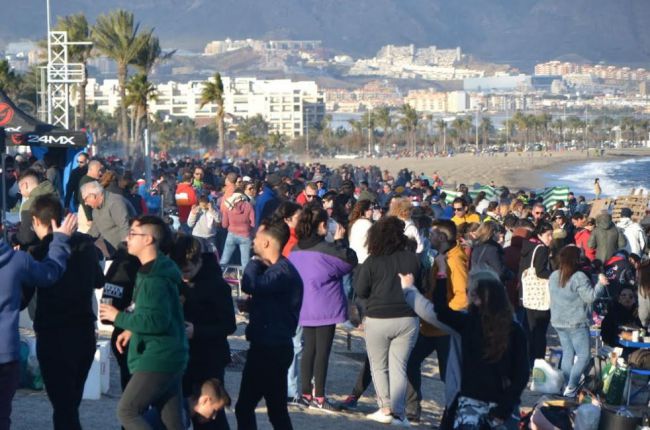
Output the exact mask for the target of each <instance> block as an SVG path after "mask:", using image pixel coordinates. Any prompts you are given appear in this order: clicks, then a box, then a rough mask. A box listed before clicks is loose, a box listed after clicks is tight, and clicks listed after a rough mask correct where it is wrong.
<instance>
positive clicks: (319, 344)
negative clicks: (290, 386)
mask: <svg viewBox="0 0 650 430" xmlns="http://www.w3.org/2000/svg"><path fill="white" fill-rule="evenodd" d="M335 331H336V326H335V325H334V324H332V325H326V326H322V327H303V336H304V339H305V346H304V350H303V352H302V361H301V363H300V378H301V380H302V393H303V394H306V395H309V396H310V395H311V394H312V388H314V394H315V397H325V379H327V365H328V362H329V358H330V352H331V351H332V342H333V341H334V332H335ZM312 378H314V386H313V387H312V384H311V380H312Z"/></svg>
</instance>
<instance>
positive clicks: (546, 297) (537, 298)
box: [521, 245, 551, 311]
mask: <svg viewBox="0 0 650 430" xmlns="http://www.w3.org/2000/svg"><path fill="white" fill-rule="evenodd" d="M541 246H543V245H537V247H535V250H534V251H533V257H532V258H531V259H530V267H529V268H528V269H526V270H524V271H523V273H522V274H521V291H522V304H523V305H524V308H526V309H533V310H536V311H547V310H549V309H550V308H551V292H550V291H549V287H548V279H542V278H540V277H539V276H537V272H536V271H535V266H534V263H535V253H536V252H537V250H538V249H539V248H540V247H541Z"/></svg>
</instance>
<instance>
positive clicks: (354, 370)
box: [11, 315, 557, 430]
mask: <svg viewBox="0 0 650 430" xmlns="http://www.w3.org/2000/svg"><path fill="white" fill-rule="evenodd" d="M245 324H246V321H245V318H244V317H243V316H241V315H238V316H237V332H236V333H235V334H234V335H233V336H230V337H229V338H228V340H229V342H230V347H231V349H232V351H233V352H237V351H245V350H247V349H248V342H246V340H245V338H244V328H245ZM550 332H552V330H549V334H550ZM550 337H551V339H550V342H551V344H555V345H556V344H557V340H554V336H550ZM364 357H365V343H364V340H363V332H362V331H359V330H354V331H353V332H352V335H351V342H350V350H348V342H347V332H345V331H344V330H341V329H337V330H336V336H335V338H334V345H333V347H332V354H331V356H330V361H329V371H328V375H327V385H326V394H327V396H328V398H329V399H330V400H331V401H333V402H338V401H342V400H344V399H345V398H346V397H347V396H348V395H349V394H350V392H351V390H352V387H353V386H354V383H355V381H356V378H357V374H358V372H359V370H360V369H361V366H362V364H363V362H362V361H363V359H364ZM242 369H243V365H242V364H239V365H231V366H230V367H228V368H227V370H226V377H225V379H226V388H227V390H228V392H229V393H230V395H231V397H232V400H233V405H232V410H229V411H227V413H226V414H227V417H228V422H229V423H230V428H231V429H236V428H237V423H236V420H235V414H234V406H235V402H236V401H237V397H238V395H239V384H240V381H241V376H242ZM110 371H111V387H110V390H109V392H108V394H106V395H103V396H102V398H101V400H84V401H82V403H81V407H80V409H79V412H80V418H81V424H82V427H83V428H84V429H85V430H118V429H119V428H120V426H119V424H118V422H117V414H116V411H117V403H118V401H119V399H120V394H121V390H120V387H119V385H120V382H119V370H118V366H117V362H116V361H115V359H114V358H113V356H112V355H111V364H110ZM422 392H423V397H424V400H423V402H422V409H423V414H422V421H421V422H420V424H419V425H418V426H416V427H419V428H422V429H430V428H431V426H432V424H437V423H438V421H439V420H440V417H441V416H442V412H443V410H444V384H443V383H442V382H441V381H440V378H439V376H438V364H437V360H436V355H435V354H432V356H431V357H429V358H428V359H427V360H425V362H424V363H423V366H422ZM539 397H540V396H539V395H538V394H536V393H531V392H530V391H528V390H526V391H525V392H524V395H523V396H522V407H524V408H530V407H532V406H533V405H534V404H535V402H536V400H537V399H538V398H539ZM376 410H377V403H376V401H375V397H374V389H373V386H372V384H370V387H369V388H368V390H367V391H366V393H365V395H364V396H363V397H362V398H361V400H360V402H359V409H358V410H357V411H355V412H349V413H335V414H331V413H325V412H320V411H313V410H308V409H299V408H296V407H290V408H289V414H290V415H291V421H292V423H293V428H294V429H296V430H302V429H309V430H330V429H342V428H346V429H351V430H370V429H377V430H379V429H386V428H387V426H386V425H385V424H379V423H375V422H372V421H369V420H368V419H366V418H365V414H369V413H372V412H374V411H376ZM51 414H52V408H51V406H50V403H49V401H48V399H47V396H46V395H45V393H44V392H43V391H31V390H25V389H21V390H18V392H17V393H16V397H15V398H14V401H13V411H12V415H11V417H12V426H11V428H12V429H14V430H37V429H47V428H52V420H51ZM256 416H257V423H258V428H259V429H260V430H270V429H272V428H273V427H272V426H271V424H270V422H269V420H268V417H267V415H266V407H265V406H264V402H263V401H262V402H260V404H259V406H258V408H257V410H256Z"/></svg>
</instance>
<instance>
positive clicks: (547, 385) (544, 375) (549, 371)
mask: <svg viewBox="0 0 650 430" xmlns="http://www.w3.org/2000/svg"><path fill="white" fill-rule="evenodd" d="M563 385H564V375H563V374H562V372H561V371H559V370H557V369H555V368H553V366H551V365H550V364H548V363H547V362H546V360H542V359H537V360H535V365H534V366H533V383H532V384H531V386H530V389H531V390H532V391H534V392H537V393H543V394H559V393H560V392H561V391H562V386H563Z"/></svg>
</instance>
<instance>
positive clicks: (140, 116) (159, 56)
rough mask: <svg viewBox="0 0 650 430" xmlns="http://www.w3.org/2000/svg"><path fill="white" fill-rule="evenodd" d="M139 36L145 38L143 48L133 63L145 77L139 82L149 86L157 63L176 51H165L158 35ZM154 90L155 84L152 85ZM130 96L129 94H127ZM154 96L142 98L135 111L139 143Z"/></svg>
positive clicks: (167, 58)
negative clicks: (161, 46) (150, 77)
mask: <svg viewBox="0 0 650 430" xmlns="http://www.w3.org/2000/svg"><path fill="white" fill-rule="evenodd" d="M138 38H144V39H145V40H144V41H143V45H142V49H141V50H140V52H139V53H138V55H137V57H136V58H135V59H134V60H133V65H134V66H135V67H136V68H137V69H138V70H139V71H140V74H141V75H143V76H144V78H142V77H140V78H139V84H138V85H140V84H142V83H146V84H147V85H148V86H152V85H151V84H150V83H149V82H147V80H148V79H149V76H150V75H151V72H152V70H153V68H154V66H156V65H157V64H159V63H161V62H163V61H167V60H169V59H170V58H171V57H172V55H174V53H175V52H176V51H175V50H174V51H170V52H163V51H162V49H161V48H160V40H159V39H158V38H157V37H156V36H152V35H150V34H140V35H138ZM143 81H144V82H143ZM152 90H153V86H152ZM127 97H128V96H127ZM154 99H155V97H154V98H147V97H144V98H142V99H141V100H142V101H143V102H144V103H143V104H142V105H141V106H140V109H138V110H136V112H135V115H136V116H135V127H136V131H135V133H134V143H135V144H137V143H138V141H139V140H140V138H141V136H140V133H141V131H142V130H144V129H147V128H148V125H149V124H148V123H149V103H148V101H149V100H154Z"/></svg>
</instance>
